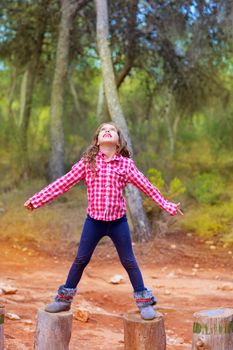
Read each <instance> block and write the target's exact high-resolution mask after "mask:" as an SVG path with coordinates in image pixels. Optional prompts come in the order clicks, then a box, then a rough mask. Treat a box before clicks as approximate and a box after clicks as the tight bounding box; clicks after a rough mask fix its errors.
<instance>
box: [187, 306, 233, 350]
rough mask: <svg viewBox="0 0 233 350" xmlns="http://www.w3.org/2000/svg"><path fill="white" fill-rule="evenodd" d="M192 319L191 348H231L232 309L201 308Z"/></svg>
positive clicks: (232, 334) (232, 332)
mask: <svg viewBox="0 0 233 350" xmlns="http://www.w3.org/2000/svg"><path fill="white" fill-rule="evenodd" d="M194 319H195V321H194V324H193V342H192V350H232V349H233V309H227V308H226V309H224V308H222V309H215V310H203V311H200V312H196V313H195V314H194Z"/></svg>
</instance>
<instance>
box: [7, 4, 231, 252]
mask: <svg viewBox="0 0 233 350" xmlns="http://www.w3.org/2000/svg"><path fill="white" fill-rule="evenodd" d="M97 3H98V1H97ZM108 5H109V8H108V16H109V18H108V24H109V37H108V39H109V43H110V49H111V58H112V64H113V67H114V74H115V82H116V87H117V90H118V96H119V101H120V105H121V108H122V110H123V112H124V117H125V122H126V125H127V128H128V131H129V135H130V138H131V141H132V146H133V151H134V160H135V162H136V164H137V166H138V168H139V169H140V170H141V171H142V172H143V173H144V174H145V175H146V176H147V177H148V178H149V179H150V181H151V182H152V183H153V184H154V185H156V186H157V187H158V188H159V189H160V191H161V192H162V193H163V194H164V195H165V196H166V197H167V198H169V199H170V200H172V201H175V202H181V204H182V205H181V208H182V210H183V211H184V213H185V215H184V217H183V218H182V219H180V218H177V217H175V218H173V217H169V216H167V215H166V214H165V213H164V212H162V211H161V210H160V209H159V208H158V206H157V205H156V204H155V203H153V202H152V201H151V200H150V199H149V198H146V197H145V196H144V195H142V198H143V208H144V210H145V212H146V214H147V217H148V218H149V221H150V224H151V225H152V228H153V230H152V232H153V235H158V234H163V233H164V232H167V231H171V232H172V231H174V230H185V231H187V232H195V233H196V234H198V235H201V236H204V237H212V239H215V240H218V241H219V242H221V244H223V245H225V246H226V245H232V244H233V226H232V223H233V196H232V194H233V182H232V170H233V137H232V135H233V103H232V89H233V83H232V81H233V80H232V73H233V61H232V51H233V5H232V2H231V1H211V0H205V1H189V0H187V1H184V0H181V1H180V0H178V1H169V0H168V1H153V0H149V1H140V0H132V1H123V0H116V1H111V2H110V1H109V4H108ZM0 6H1V8H0V21H1V25H0V74H1V79H0V169H1V171H0V190H1V199H0V219H1V220H0V235H1V239H9V240H12V239H13V240H16V241H19V240H20V241H21V240H31V241H32V242H35V243H36V244H37V245H38V246H39V245H41V244H43V247H44V249H46V244H45V243H44V242H48V241H49V240H54V239H55V238H56V240H62V241H63V242H64V244H65V243H66V244H68V245H69V244H71V243H72V242H75V241H77V234H79V233H80V230H81V227H82V224H83V218H84V215H85V212H86V204H87V202H86V190H85V186H84V185H83V184H79V185H78V188H75V189H72V190H70V191H69V192H67V193H66V194H64V195H62V196H61V197H59V198H58V199H56V200H55V201H53V202H52V203H51V204H49V205H46V206H45V207H44V208H43V209H41V210H36V211H33V212H32V213H28V212H26V211H25V209H24V208H23V203H24V202H25V200H26V199H27V198H28V197H30V196H32V195H33V194H34V193H35V192H37V191H39V190H40V189H41V188H42V187H44V186H46V185H47V184H48V183H49V182H51V181H52V180H54V179H55V178H57V177H58V176H60V175H62V174H64V173H65V172H68V171H69V170H70V168H71V166H72V165H73V164H74V163H75V162H77V161H78V160H79V159H80V157H81V155H82V152H83V151H84V150H85V148H86V147H87V146H88V145H89V143H90V140H91V139H92V136H93V132H94V131H95V129H96V127H97V126H98V125H99V123H100V122H103V121H109V120H111V119H113V120H114V116H112V114H111V112H110V111H109V105H108V103H106V98H105V94H106V86H105V94H104V83H103V81H104V80H103V71H102V68H101V67H102V66H101V62H100V57H99V53H98V52H99V50H98V48H97V40H96V35H97V33H96V6H95V3H94V2H93V1H87V0H86V1H84V0H83V1H81V0H79V1H68V0H63V1H61V2H60V1H56V0H40V1H33V0H24V1H15V0H11V1H3V2H1V5H0ZM66 21H67V22H66ZM67 23H68V25H67ZM62 38H63V41H62ZM62 45H63V46H62ZM59 55H60V61H59V60H58V57H59ZM59 62H60V64H59ZM57 148H59V150H58V149H57ZM59 152H60V153H59ZM58 154H59V156H57V158H56V155H58ZM54 162H55V163H54ZM75 187H76V186H75ZM132 226H133V225H132ZM153 235H152V238H153ZM42 242H43V243H42Z"/></svg>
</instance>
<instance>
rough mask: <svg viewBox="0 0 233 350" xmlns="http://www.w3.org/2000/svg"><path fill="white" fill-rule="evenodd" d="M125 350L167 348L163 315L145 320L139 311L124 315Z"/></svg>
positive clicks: (163, 349) (160, 349) (162, 349)
mask: <svg viewBox="0 0 233 350" xmlns="http://www.w3.org/2000/svg"><path fill="white" fill-rule="evenodd" d="M124 342H125V350H165V349H166V334H165V328H164V322H163V317H162V315H161V314H159V313H158V316H157V317H156V318H154V319H153V320H151V321H145V320H143V319H142V318H141V316H140V315H139V313H138V312H137V313H135V312H134V313H130V314H126V315H125V316H124Z"/></svg>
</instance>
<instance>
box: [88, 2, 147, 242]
mask: <svg viewBox="0 0 233 350" xmlns="http://www.w3.org/2000/svg"><path fill="white" fill-rule="evenodd" d="M95 3H96V13H97V46H98V50H99V55H100V60H101V66H102V75H103V82H104V90H105V96H106V100H107V105H108V110H109V113H110V115H111V118H112V120H113V121H114V122H116V123H117V125H118V126H119V128H120V129H121V130H122V133H123V135H124V137H125V139H126V141H127V144H128V147H129V150H130V152H131V153H132V154H133V148H132V143H131V139H130V136H129V132H128V127H127V124H126V121H125V117H124V115H123V111H122V108H121V105H120V102H119V98H118V94H117V88H116V82H115V77H114V71H113V65H112V59H111V51H110V48H109V41H108V36H109V29H108V6H107V0H95ZM126 193H127V199H128V205H129V209H130V213H131V217H132V222H133V225H134V233H133V235H134V238H135V239H136V240H149V239H150V237H151V228H150V225H149V221H148V219H147V217H146V215H145V212H144V209H143V206H142V198H141V195H140V192H139V191H138V189H137V188H135V187H133V186H132V185H128V186H127V188H126Z"/></svg>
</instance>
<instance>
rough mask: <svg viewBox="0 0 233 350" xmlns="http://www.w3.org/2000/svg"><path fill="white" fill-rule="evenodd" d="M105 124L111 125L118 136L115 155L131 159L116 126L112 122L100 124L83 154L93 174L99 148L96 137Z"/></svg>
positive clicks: (125, 143) (124, 141)
mask: <svg viewBox="0 0 233 350" xmlns="http://www.w3.org/2000/svg"><path fill="white" fill-rule="evenodd" d="M105 124H110V125H113V126H114V127H115V128H116V130H117V134H118V136H119V145H117V152H116V153H117V154H121V155H122V156H123V157H127V158H130V157H131V155H130V152H129V150H128V148H127V142H126V140H125V138H124V136H123V134H122V132H121V130H120V129H119V128H118V126H117V125H116V124H115V123H114V122H106V123H102V124H100V126H99V127H98V128H97V130H96V132H95V133H94V136H93V139H92V142H91V144H90V146H88V147H87V149H86V150H85V151H84V153H83V157H84V159H85V160H86V161H87V162H88V163H90V166H91V168H92V169H93V170H94V172H95V158H96V155H97V153H98V152H99V146H98V144H97V143H98V136H99V133H100V130H101V128H102V126H103V125H105Z"/></svg>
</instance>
